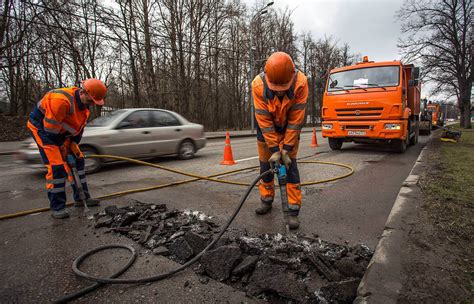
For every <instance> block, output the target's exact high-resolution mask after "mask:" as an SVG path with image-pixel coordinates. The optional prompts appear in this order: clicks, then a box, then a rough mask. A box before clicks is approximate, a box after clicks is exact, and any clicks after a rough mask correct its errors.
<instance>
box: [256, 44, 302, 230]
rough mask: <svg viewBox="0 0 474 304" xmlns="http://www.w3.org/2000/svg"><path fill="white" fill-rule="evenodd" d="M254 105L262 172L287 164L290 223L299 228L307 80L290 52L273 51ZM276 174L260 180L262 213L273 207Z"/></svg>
mask: <svg viewBox="0 0 474 304" xmlns="http://www.w3.org/2000/svg"><path fill="white" fill-rule="evenodd" d="M252 94H253V100H254V106H255V119H256V122H257V124H256V128H257V145H258V154H259V159H260V172H261V173H263V172H265V171H267V170H269V169H270V164H272V163H277V162H280V163H282V164H283V165H285V166H286V167H287V171H288V172H287V193H288V223H287V224H288V226H289V228H290V229H297V228H298V227H299V225H300V223H299V220H298V214H299V211H300V208H301V188H300V177H299V172H298V167H297V164H296V155H297V153H298V144H299V137H300V132H301V128H302V126H303V123H304V121H305V109H306V99H307V97H308V82H307V79H306V76H305V75H304V74H303V73H302V72H301V71H299V70H298V69H297V68H296V67H295V64H294V63H293V60H292V59H291V57H290V55H288V54H286V53H284V52H276V53H273V54H272V55H271V56H270V57H269V58H268V59H267V62H266V64H265V68H264V72H263V73H261V74H260V75H258V76H257V77H255V79H254V80H253V82H252ZM273 178H274V176H273V175H266V176H265V177H264V178H262V180H261V182H260V184H259V191H260V206H259V207H258V208H257V209H256V210H255V212H256V213H257V214H259V215H262V214H266V213H268V212H269V211H270V210H271V209H272V203H273V198H274V196H275V189H274V183H273Z"/></svg>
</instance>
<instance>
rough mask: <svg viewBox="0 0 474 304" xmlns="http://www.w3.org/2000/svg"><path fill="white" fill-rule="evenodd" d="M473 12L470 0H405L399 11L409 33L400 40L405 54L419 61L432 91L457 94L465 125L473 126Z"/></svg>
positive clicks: (434, 92) (404, 29) (408, 58)
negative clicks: (430, 83)
mask: <svg viewBox="0 0 474 304" xmlns="http://www.w3.org/2000/svg"><path fill="white" fill-rule="evenodd" d="M472 16H473V1H472V0H441V1H440V0H436V1H435V0H423V1H416V0H406V2H405V4H404V5H403V8H402V9H400V11H399V12H398V17H399V19H400V20H402V21H403V26H402V32H403V33H405V34H407V35H408V37H406V38H404V39H401V40H400V42H399V47H400V48H401V49H402V51H403V53H404V57H405V58H406V59H407V60H410V61H416V60H419V61H420V62H421V65H422V67H423V69H424V73H423V74H424V78H425V80H427V81H431V82H433V83H435V84H436V88H435V89H434V91H433V92H432V93H433V94H436V93H441V92H443V93H446V94H447V95H448V96H456V98H457V101H458V107H459V108H460V110H461V127H464V128H472V124H471V111H472V109H471V100H470V96H471V89H472V78H473V72H472V69H473V54H472V52H473V50H472V47H473V46H472V39H470V36H472V31H473V28H472V22H473V20H472Z"/></svg>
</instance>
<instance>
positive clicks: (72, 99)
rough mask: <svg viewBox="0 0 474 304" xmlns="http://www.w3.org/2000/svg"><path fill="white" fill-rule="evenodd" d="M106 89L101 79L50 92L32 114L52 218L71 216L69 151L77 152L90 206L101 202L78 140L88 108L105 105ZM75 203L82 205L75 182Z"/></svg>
mask: <svg viewBox="0 0 474 304" xmlns="http://www.w3.org/2000/svg"><path fill="white" fill-rule="evenodd" d="M106 93H107V88H106V87H105V85H104V83H103V82H102V81H100V80H98V79H94V78H89V79H86V80H84V81H82V86H81V87H80V88H78V87H68V88H61V89H55V90H52V91H49V92H48V93H46V95H44V97H43V98H42V99H41V100H40V101H39V102H38V104H37V105H36V107H35V108H34V110H33V111H32V112H31V113H30V118H29V120H28V129H30V131H31V133H32V135H33V138H34V140H35V142H36V144H37V145H38V149H39V151H40V154H41V157H42V159H43V162H44V164H45V166H46V168H47V169H48V172H47V174H46V189H47V191H48V198H49V202H50V207H51V210H52V213H51V215H52V217H54V218H56V219H63V218H67V217H69V213H68V212H67V211H66V191H65V183H66V178H68V179H69V180H70V181H71V182H73V180H72V177H71V170H70V168H69V166H68V164H67V163H66V157H67V155H68V154H72V155H74V157H75V159H76V168H77V170H78V173H79V178H80V182H81V184H82V188H83V190H84V194H85V197H86V204H87V206H96V205H98V204H99V201H98V200H96V199H93V198H91V195H90V193H89V190H88V187H87V181H86V174H85V168H84V163H85V161H84V155H83V154H82V152H81V150H80V148H79V142H80V141H81V138H82V133H83V132H84V127H85V125H86V122H87V119H88V117H89V114H90V112H89V107H90V106H91V105H93V104H96V105H103V104H104V97H105V94H106ZM72 189H73V192H74V201H75V203H74V206H76V207H82V206H83V203H81V202H80V198H79V194H78V193H77V192H78V191H77V188H76V185H75V184H74V183H72Z"/></svg>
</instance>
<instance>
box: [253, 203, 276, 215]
mask: <svg viewBox="0 0 474 304" xmlns="http://www.w3.org/2000/svg"><path fill="white" fill-rule="evenodd" d="M270 210H272V204H271V203H264V202H262V201H261V202H260V207H258V208H257V209H255V213H256V214H259V215H263V214H266V213H268V212H269V211H270Z"/></svg>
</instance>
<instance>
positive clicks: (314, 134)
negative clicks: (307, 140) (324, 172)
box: [311, 128, 318, 148]
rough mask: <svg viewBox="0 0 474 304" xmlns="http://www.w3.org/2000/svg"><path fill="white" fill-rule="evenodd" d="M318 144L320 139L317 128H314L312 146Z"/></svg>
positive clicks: (314, 146)
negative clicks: (317, 135)
mask: <svg viewBox="0 0 474 304" xmlns="http://www.w3.org/2000/svg"><path fill="white" fill-rule="evenodd" d="M317 146H318V139H317V137H316V128H313V138H312V139H311V147H313V148H316V147H317Z"/></svg>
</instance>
